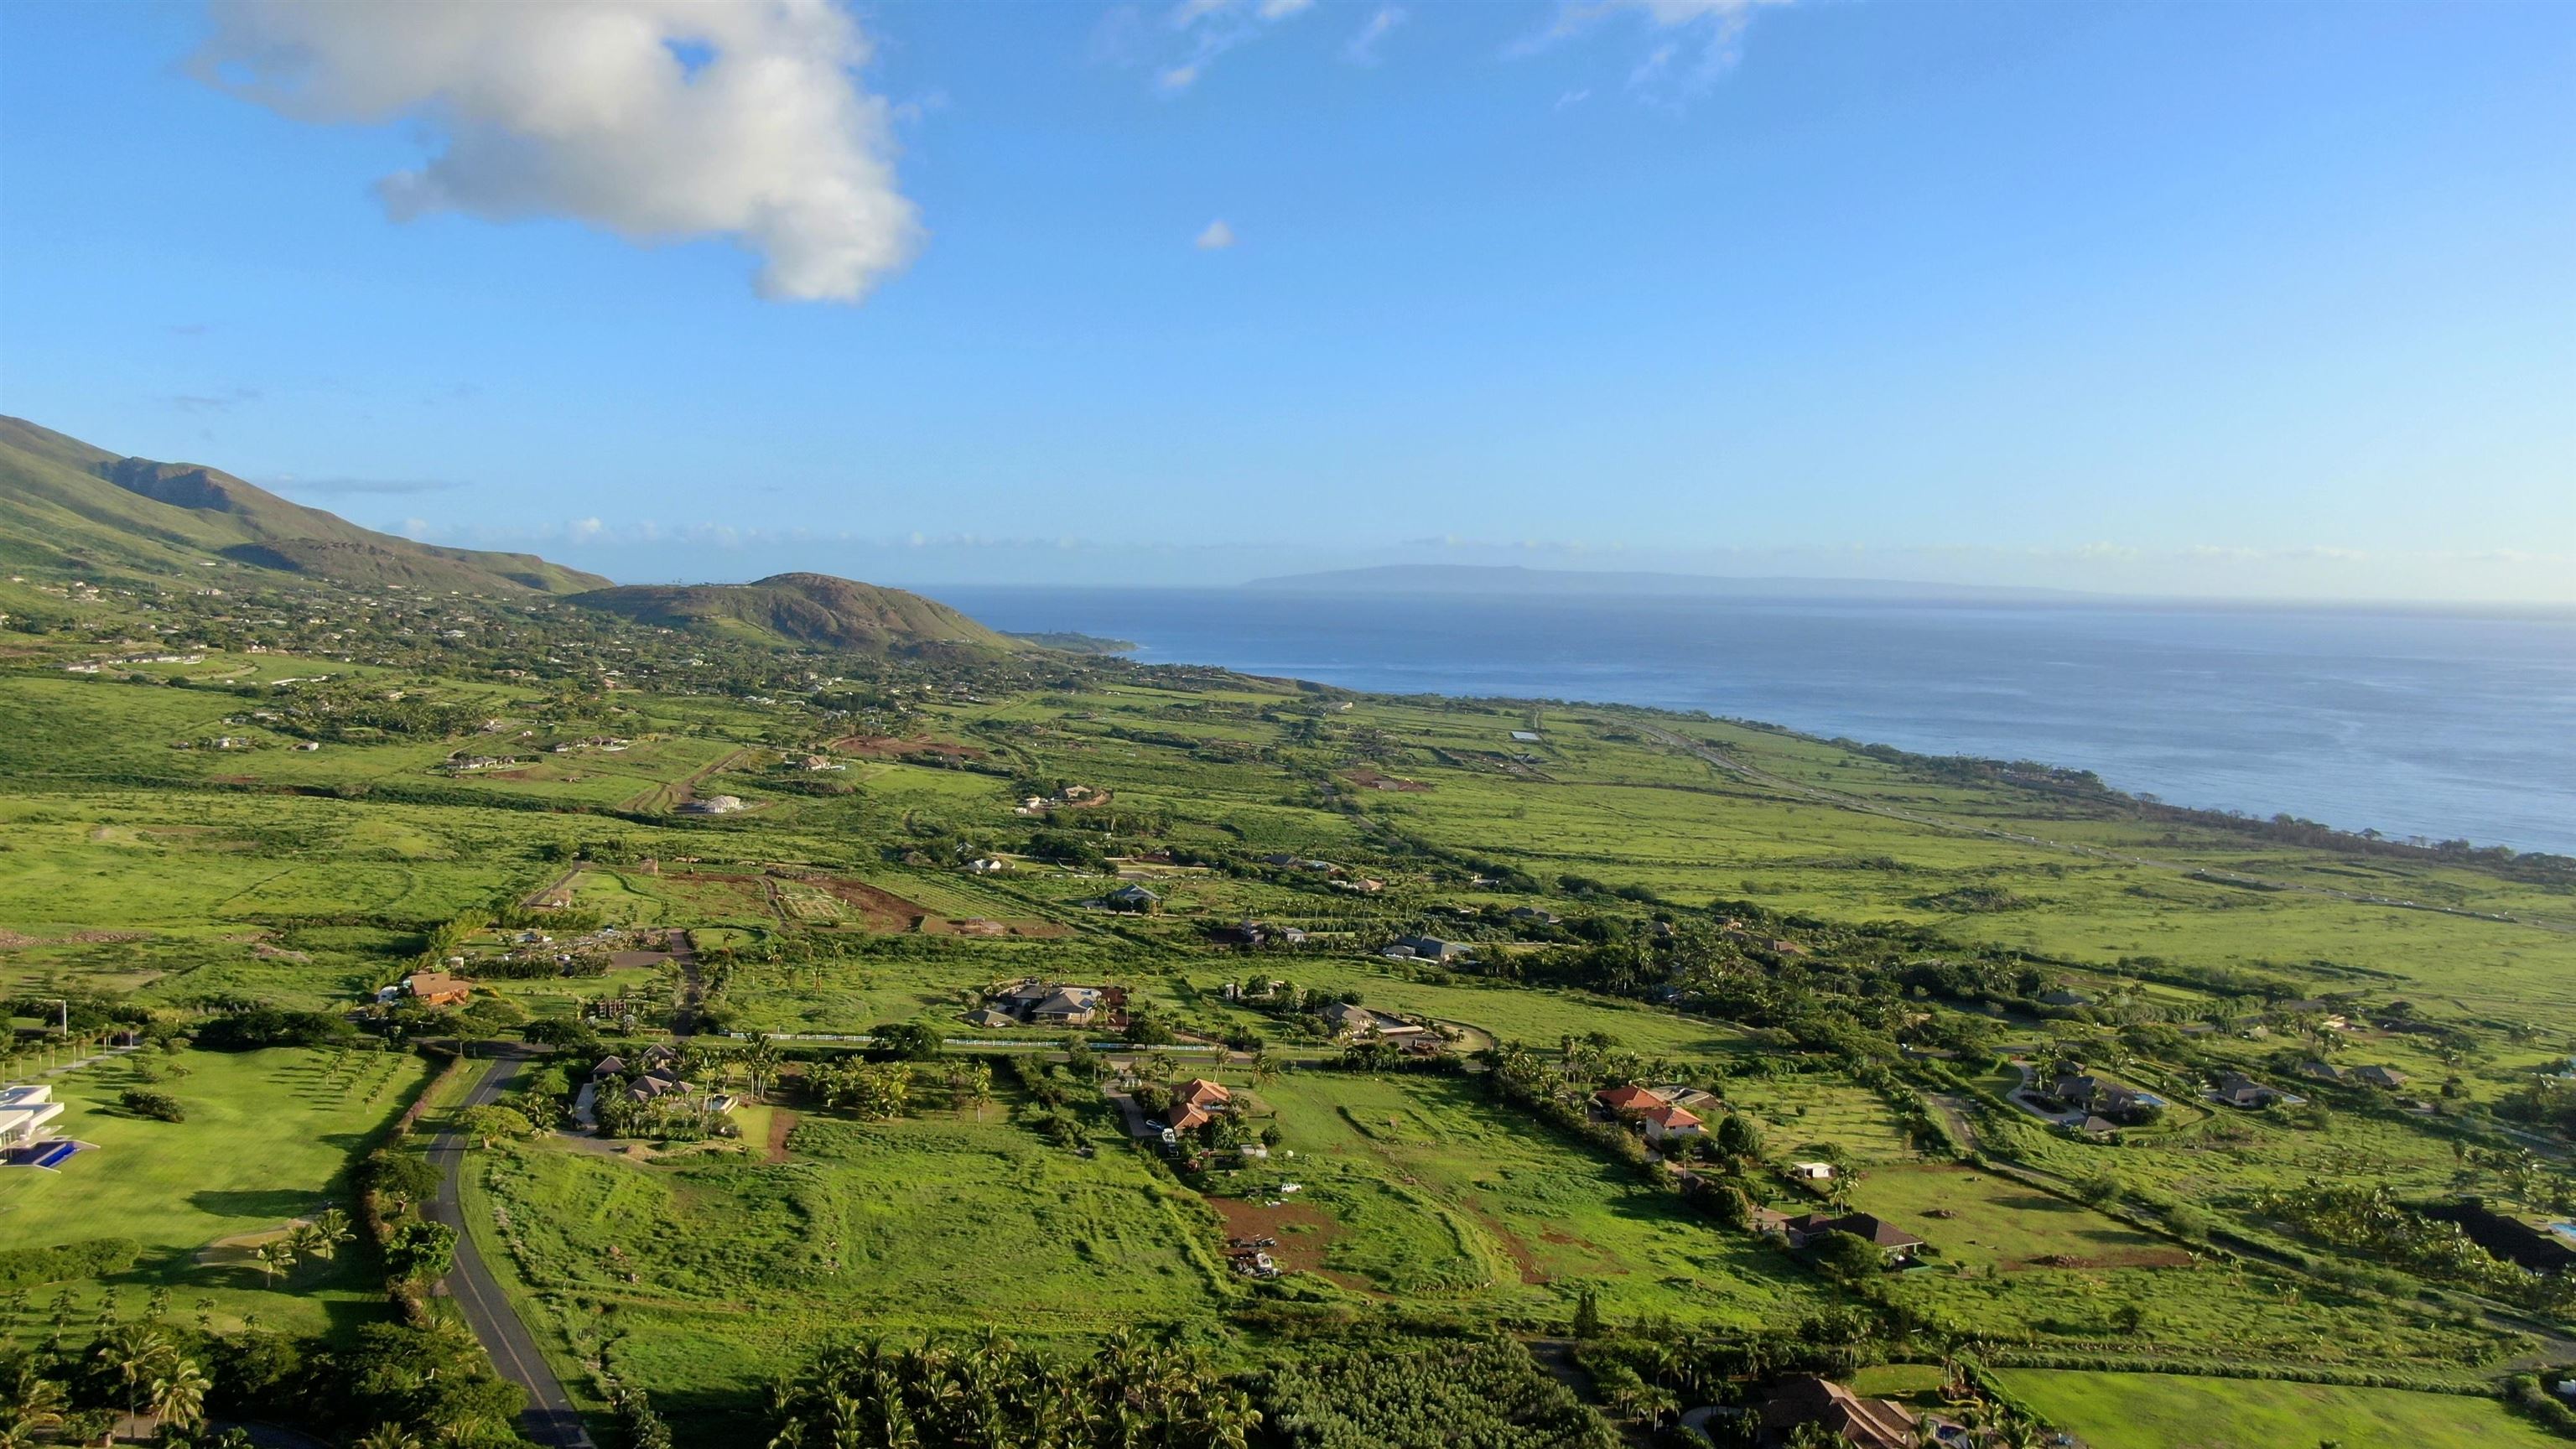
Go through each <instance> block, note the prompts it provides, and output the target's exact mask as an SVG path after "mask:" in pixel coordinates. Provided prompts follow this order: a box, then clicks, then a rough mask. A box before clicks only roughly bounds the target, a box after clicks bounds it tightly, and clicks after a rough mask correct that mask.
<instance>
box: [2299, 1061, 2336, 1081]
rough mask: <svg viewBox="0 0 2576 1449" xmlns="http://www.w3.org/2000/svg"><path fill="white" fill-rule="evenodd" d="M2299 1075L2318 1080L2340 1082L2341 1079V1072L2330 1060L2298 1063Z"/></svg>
mask: <svg viewBox="0 0 2576 1449" xmlns="http://www.w3.org/2000/svg"><path fill="white" fill-rule="evenodd" d="M2299 1075H2300V1076H2303V1077H2311V1078H2314V1079H2315V1080H2317V1081H2320V1082H2340V1081H2342V1080H2343V1072H2342V1071H2341V1070H2340V1069H2338V1068H2337V1067H2336V1066H2335V1065H2334V1063H2332V1062H2301V1063H2299Z"/></svg>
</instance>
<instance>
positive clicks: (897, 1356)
mask: <svg viewBox="0 0 2576 1449" xmlns="http://www.w3.org/2000/svg"><path fill="white" fill-rule="evenodd" d="M1261 1418H1262V1416H1261V1413H1260V1411H1259V1410H1257V1409H1256V1408H1254V1407H1253V1403H1252V1397H1251V1395H1250V1394H1249V1393H1248V1392H1246V1390H1245V1389H1244V1388H1243V1387H1242V1386H1240V1385H1239V1384H1237V1383H1235V1382H1234V1381H1232V1380H1231V1379H1229V1378H1227V1377H1226V1376H1225V1375H1223V1374H1222V1373H1220V1372H1219V1371H1218V1370H1217V1369H1216V1368H1215V1366H1214V1365H1213V1364H1212V1363H1211V1362H1210V1361H1209V1359H1208V1357H1207V1355H1206V1353H1205V1352H1204V1351H1203V1350H1199V1349H1195V1348H1183V1347H1180V1346H1177V1345H1175V1344H1172V1343H1170V1342H1165V1341H1157V1340H1151V1339H1146V1338H1142V1337H1139V1336H1137V1335H1134V1334H1132V1333H1130V1332H1128V1331H1127V1330H1125V1329H1120V1330H1117V1331H1115V1332H1113V1333H1111V1334H1110V1335H1109V1336H1108V1338H1106V1339H1105V1340H1103V1341H1102V1343H1101V1345H1100V1347H1099V1349H1098V1350H1096V1351H1095V1352H1094V1353H1093V1354H1092V1355H1091V1356H1090V1357H1089V1358H1087V1359H1081V1360H1074V1361H1066V1360H1060V1359H1056V1358H1052V1357H1049V1356H1047V1355H1045V1354H1042V1353H1039V1352H1037V1351H1035V1350H1032V1349H1026V1348H1022V1347H1021V1346H1020V1345H1018V1344H1017V1343H1014V1342H1013V1341H1012V1340H1011V1339H1009V1338H1007V1337H1005V1336H1004V1335H1003V1334H1002V1333H1001V1332H1000V1330H998V1329H994V1328H989V1327H988V1328H986V1329H985V1330H984V1331H983V1332H982V1333H980V1334H978V1335H977V1336H976V1337H975V1338H974V1339H972V1340H970V1341H968V1342H964V1343H937V1342H933V1343H925V1344H919V1345H914V1346H911V1347H904V1348H897V1347H891V1346H889V1345H888V1344H886V1343H885V1342H884V1341H882V1340H877V1339H871V1340H868V1341H867V1342H864V1343H861V1344H858V1345H856V1346H854V1347H841V1348H834V1349H830V1350H828V1351H826V1352H825V1353H823V1354H822V1355H821V1356H820V1357H818V1358H817V1359H816V1360H815V1361H814V1362H813V1363H812V1364H810V1365H809V1366H808V1367H807V1368H806V1370H805V1372H804V1373H803V1374H802V1375H800V1376H799V1377H798V1378H797V1380H796V1381H795V1382H794V1383H793V1384H792V1385H789V1386H787V1387H786V1388H785V1390H784V1391H783V1392H782V1393H781V1394H780V1395H779V1401H778V1408H777V1413H776V1418H775V1421H774V1422H775V1426H776V1429H775V1434H774V1436H773V1437H772V1438H771V1440H770V1444H771V1446H772V1449H842V1446H853V1445H868V1444H905V1445H914V1446H919V1449H943V1446H955V1449H970V1446H972V1449H986V1446H992V1445H1003V1444H1007V1445H1012V1446H1016V1449H1094V1446H1097V1449H1111V1446H1116V1449H1130V1446H1145V1445H1175V1446H1178V1445H1189V1446H1192V1449H1248V1446H1250V1445H1251V1444H1252V1443H1253V1442H1254V1437H1253V1436H1254V1434H1255V1432H1256V1431H1257V1430H1258V1429H1259V1427H1260V1424H1261Z"/></svg>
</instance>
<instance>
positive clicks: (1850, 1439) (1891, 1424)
mask: <svg viewBox="0 0 2576 1449" xmlns="http://www.w3.org/2000/svg"><path fill="white" fill-rule="evenodd" d="M1921 1422H1922V1421H1921V1420H1919V1419H1918V1418H1916V1417H1915V1414H1914V1411H1913V1410H1911V1409H1908V1408H1906V1407H1905V1406H1904V1405H1902V1404H1899V1403H1896V1402H1894V1401H1893V1400H1889V1399H1864V1398H1862V1397H1861V1396H1860V1395H1858V1394H1855V1393H1853V1392H1852V1391H1851V1390H1849V1389H1847V1388H1844V1387H1843V1386H1842V1385H1840V1384H1837V1383H1832V1382H1829V1381H1828V1380H1825V1379H1820V1378H1817V1377H1815V1376H1813V1375H1810V1374H1801V1375H1799V1376H1797V1377H1795V1378H1789V1379H1783V1380H1781V1381H1780V1383H1779V1384H1778V1385H1777V1386H1775V1387H1774V1388H1773V1389H1772V1390H1771V1396H1770V1397H1769V1398H1767V1399H1765V1400H1763V1401H1762V1409H1761V1413H1760V1415H1759V1418H1758V1419H1757V1428H1756V1430H1755V1442H1756V1443H1758V1444H1762V1445H1766V1446H1778V1445H1784V1444H1787V1443H1789V1442H1790V1441H1791V1440H1792V1439H1793V1438H1795V1437H1796V1436H1797V1435H1798V1432H1799V1431H1800V1430H1802V1429H1804V1428H1805V1427H1806V1426H1808V1425H1809V1424H1821V1425H1823V1426H1824V1428H1825V1431H1826V1432H1827V1433H1829V1434H1832V1435H1834V1436H1835V1437H1836V1438H1838V1439H1840V1440H1841V1441H1842V1442H1844V1443H1846V1444H1849V1445H1852V1446H1853V1449H1913V1446H1914V1444H1915V1442H1916V1439H1917V1436H1918V1435H1919V1434H1920V1432H1921Z"/></svg>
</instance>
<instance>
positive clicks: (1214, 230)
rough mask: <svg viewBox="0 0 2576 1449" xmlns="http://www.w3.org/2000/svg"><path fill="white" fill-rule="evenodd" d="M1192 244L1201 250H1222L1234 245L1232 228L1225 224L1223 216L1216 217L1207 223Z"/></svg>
mask: <svg viewBox="0 0 2576 1449" xmlns="http://www.w3.org/2000/svg"><path fill="white" fill-rule="evenodd" d="M1192 245H1194V246H1196V247H1197V248H1198V249H1199V250H1200V251H1203V252H1221V251H1224V250H1225V249H1226V248H1227V247H1230V246H1232V245H1234V228H1233V227H1230V226H1228V225H1226V224H1225V218H1223V217H1218V218H1217V219H1216V220H1214V221H1212V222H1209V223H1208V224H1207V230H1205V231H1203V232H1200V233H1199V239H1198V240H1197V241H1196V242H1194V243H1192Z"/></svg>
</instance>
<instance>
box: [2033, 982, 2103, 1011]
mask: <svg viewBox="0 0 2576 1449" xmlns="http://www.w3.org/2000/svg"><path fill="white" fill-rule="evenodd" d="M2039 1004H2040V1005H2042V1006H2068V1007H2073V1006H2091V1005H2092V1004H2093V998H2092V997H2090V996H2087V995H2085V994H2084V993H2083V992H2081V991H2076V990H2072V989H2070V988H2068V987H2064V986H2061V987H2059V988H2057V989H2056V990H2055V991H2051V992H2049V993H2048V994H2046V995H2044V996H2042V997H2040V998H2039Z"/></svg>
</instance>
